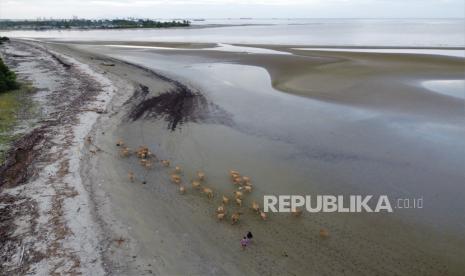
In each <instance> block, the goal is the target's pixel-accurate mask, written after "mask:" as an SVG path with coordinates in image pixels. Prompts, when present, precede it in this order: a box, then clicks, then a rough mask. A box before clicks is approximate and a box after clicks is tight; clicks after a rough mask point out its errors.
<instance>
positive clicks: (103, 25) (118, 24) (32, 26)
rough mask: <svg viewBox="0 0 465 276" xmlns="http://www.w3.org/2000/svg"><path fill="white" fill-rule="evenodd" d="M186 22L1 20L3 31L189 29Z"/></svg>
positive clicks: (0, 24) (188, 23) (142, 20)
mask: <svg viewBox="0 0 465 276" xmlns="http://www.w3.org/2000/svg"><path fill="white" fill-rule="evenodd" d="M189 26H190V22H189V21H188V20H173V21H154V20H149V19H111V20H109V19H99V20H89V19H50V20H1V21H0V29H4V30H50V29H127V28H170V27H189Z"/></svg>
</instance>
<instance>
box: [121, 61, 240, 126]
mask: <svg viewBox="0 0 465 276" xmlns="http://www.w3.org/2000/svg"><path fill="white" fill-rule="evenodd" d="M123 63H125V64H130V65H132V66H135V67H137V68H140V69H142V70H144V71H145V72H148V73H150V74H151V75H153V76H154V77H156V78H158V79H161V80H163V81H165V82H168V83H170V84H171V85H172V86H173V88H171V89H169V90H168V91H166V92H164V93H161V94H160V95H157V96H154V97H151V98H147V96H148V95H149V89H148V87H147V86H144V85H140V86H139V89H137V90H136V91H135V92H134V95H133V97H131V99H130V100H129V101H128V102H127V103H131V102H139V103H137V104H135V105H134V106H133V107H132V108H131V110H130V111H129V114H128V119H129V120H131V121H137V120H139V119H159V118H163V119H164V120H166V121H167V122H168V129H169V130H171V131H175V130H176V128H179V127H180V126H181V125H182V124H184V123H186V122H195V123H213V124H223V125H229V126H231V125H233V123H232V122H233V120H232V115H231V114H229V113H228V112H226V111H225V110H223V109H222V108H221V107H219V106H218V105H216V104H214V103H211V102H209V101H208V100H207V99H206V97H205V96H204V95H202V94H201V93H200V92H198V91H194V90H193V89H191V88H189V87H188V86H187V85H184V84H182V83H181V82H179V81H177V80H173V79H170V78H168V77H166V76H163V75H161V74H159V73H156V72H154V71H152V70H149V69H147V68H144V67H141V66H138V65H134V64H131V63H127V62H123Z"/></svg>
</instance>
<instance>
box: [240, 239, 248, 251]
mask: <svg viewBox="0 0 465 276" xmlns="http://www.w3.org/2000/svg"><path fill="white" fill-rule="evenodd" d="M248 243H249V239H247V238H246V237H243V238H242V240H241V246H242V250H245V248H246V247H247V244H248Z"/></svg>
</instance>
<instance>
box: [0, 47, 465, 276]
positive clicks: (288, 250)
mask: <svg viewBox="0 0 465 276" xmlns="http://www.w3.org/2000/svg"><path fill="white" fill-rule="evenodd" d="M38 45H41V44H38ZM43 45H46V47H47V48H48V49H49V50H51V51H53V53H54V54H56V55H57V57H58V58H59V60H62V61H63V62H65V63H66V64H74V63H72V62H71V63H69V60H68V59H66V58H64V56H67V57H73V58H74V59H75V61H74V62H77V61H79V62H80V63H83V64H88V65H89V66H90V67H91V68H93V70H94V71H95V72H97V73H98V74H99V75H101V76H104V77H105V78H107V79H108V80H110V81H111V84H112V86H113V87H114V88H112V89H113V93H114V96H113V97H112V99H111V101H110V102H109V103H108V105H107V106H105V107H102V106H99V107H87V106H81V104H85V103H86V102H87V101H88V100H82V99H81V100H80V99H79V97H77V98H76V99H72V100H71V101H70V103H71V104H72V105H71V106H74V104H75V105H76V106H77V108H71V109H70V110H69V113H67V112H62V113H60V112H59V111H52V112H51V114H63V115H64V116H63V117H60V119H59V120H57V121H56V125H55V126H56V127H59V126H62V125H66V124H68V123H70V121H69V120H68V119H67V118H69V117H70V116H71V117H72V116H74V115H75V114H79V113H83V114H88V116H90V117H91V118H92V120H94V119H95V125H94V126H93V128H92V129H90V128H86V129H85V130H83V131H79V132H77V133H75V135H77V136H78V137H79V139H80V141H79V142H77V141H76V140H75V139H74V140H73V139H71V138H72V137H71V136H72V135H73V134H72V133H70V136H69V137H68V138H69V139H71V140H68V143H66V144H68V146H69V145H70V144H75V143H76V144H79V143H82V145H81V146H82V147H80V148H73V151H76V152H79V155H78V156H79V158H78V159H79V161H78V163H76V162H75V161H76V160H75V161H72V160H69V161H66V159H65V160H61V159H60V160H61V161H63V162H60V163H59V164H57V168H56V170H55V171H53V170H52V172H51V174H52V175H53V177H51V178H50V179H49V180H48V181H49V183H51V184H52V185H56V186H57V187H59V188H60V190H59V192H55V193H51V194H52V196H51V198H52V200H51V205H52V206H54V208H52V210H55V211H53V212H50V213H51V214H52V217H51V221H52V222H53V225H55V228H54V229H55V230H53V231H55V232H54V233H55V234H54V235H56V238H55V239H54V243H53V244H52V245H50V247H49V248H50V249H49V251H48V252H54V253H55V254H56V255H57V256H58V257H57V258H61V259H62V260H63V259H65V260H67V261H65V264H66V265H62V266H61V267H60V266H56V265H57V262H55V261H56V260H55V261H54V260H53V258H52V260H45V259H44V258H43V257H40V256H41V255H36V256H37V257H36V258H37V259H34V258H32V257H28V258H26V260H27V261H28V262H30V263H31V269H32V270H29V271H34V272H35V273H39V272H40V270H39V267H40V266H41V265H44V263H43V261H44V260H45V261H46V262H50V263H52V265H53V267H54V268H55V269H56V270H55V271H58V272H79V271H84V274H85V273H86V272H88V273H89V272H92V274H95V275H100V274H111V275H150V274H161V275H167V274H186V273H192V274H202V275H240V274H244V273H247V274H250V275H272V274H295V275H307V274H308V273H313V274H315V275H319V274H331V275H360V274H366V275H372V274H381V275H383V274H399V275H409V274H419V273H421V274H424V275H458V272H459V271H460V269H461V268H462V265H461V264H460V260H459V256H460V254H461V249H460V248H459V246H456V245H460V244H462V243H463V240H462V239H460V238H458V237H456V236H452V235H451V236H449V234H444V233H448V232H446V231H443V232H434V231H429V229H421V231H420V230H419V228H418V227H417V228H415V227H413V226H412V225H410V224H407V223H402V222H400V221H398V220H396V219H395V218H392V217H390V216H385V217H384V216H383V217H371V216H369V215H366V216H365V215H360V216H357V215H354V216H351V215H347V216H344V215H334V216H332V215H330V216H325V215H319V214H315V215H311V216H307V214H306V215H305V216H303V217H302V218H297V219H296V218H294V217H291V216H287V215H275V216H270V219H269V221H261V220H260V219H259V218H258V217H256V214H255V213H254V212H253V211H252V210H251V209H250V208H249V207H248V206H249V204H250V202H249V201H251V200H252V199H259V198H260V195H261V194H262V193H265V192H266V189H265V188H266V183H262V182H265V181H262V182H260V181H259V179H258V177H257V183H256V185H255V186H254V189H255V190H254V193H253V194H252V196H251V198H250V199H247V200H246V201H245V206H244V207H243V208H242V209H241V208H239V209H238V210H241V212H243V217H242V220H241V222H240V223H239V224H238V225H235V226H232V225H231V224H230V223H229V221H228V222H218V221H216V219H215V212H214V208H213V207H215V206H214V205H212V204H216V203H217V199H218V198H219V196H220V195H221V192H223V191H228V189H229V186H228V188H224V187H222V186H221V182H226V183H227V182H228V178H227V177H224V178H223V176H222V175H223V174H222V173H221V172H218V171H217V170H216V168H218V167H219V168H221V169H224V168H223V165H224V163H226V160H227V158H234V157H235V156H234V155H235V154H236V153H235V152H234V149H239V146H244V145H242V144H240V143H241V142H244V144H247V143H246V142H249V140H247V139H245V138H244V137H245V136H246V135H247V133H246V132H240V131H238V129H239V128H231V126H234V125H235V123H236V121H235V120H237V118H236V117H234V115H233V114H230V113H229V111H228V109H226V108H224V106H222V105H217V103H216V102H215V101H214V97H212V95H211V94H208V93H206V91H203V90H202V89H201V88H200V87H197V86H195V85H192V83H191V82H186V79H183V78H179V79H178V78H173V77H172V75H171V74H165V73H166V72H164V71H163V72H160V71H157V70H151V69H149V68H146V67H143V66H142V65H140V64H139V65H137V64H133V63H131V62H129V61H122V60H118V59H116V58H111V57H109V56H106V55H105V52H99V51H93V50H94V49H90V50H89V49H87V50H86V49H81V48H76V47H75V45H66V44H50V45H49V44H43ZM178 54H179V53H176V55H178ZM302 54H303V53H302ZM167 55H168V56H169V55H170V54H167ZM202 55H205V56H207V55H210V56H211V57H213V59H216V60H217V61H218V60H220V61H221V60H229V61H231V60H232V62H233V63H235V62H237V63H241V62H243V63H244V64H255V65H257V64H260V65H263V66H264V67H267V66H269V68H278V69H276V70H278V71H280V70H281V71H282V70H283V68H288V67H286V66H290V63H292V62H290V61H287V60H285V59H284V58H280V57H273V58H271V55H270V56H268V55H265V56H261V57H254V56H252V57H249V59H248V60H246V57H242V56H241V55H240V54H230V53H207V54H202ZM173 56H175V55H173ZM183 56H185V55H184V54H181V55H179V56H178V57H183ZM355 56H356V55H354V56H351V57H342V56H341V57H336V58H335V60H343V59H345V58H354V57H355ZM50 58H51V59H52V60H54V63H55V64H56V65H57V66H59V67H61V69H62V70H66V71H68V70H74V69H73V67H74V66H71V69H67V67H66V66H65V65H63V64H61V62H60V61H59V60H56V59H55V58H54V57H53V56H52V57H50ZM327 58H328V57H323V58H321V59H320V58H316V59H315V61H321V60H325V59H327ZM332 58H334V57H332ZM372 58H374V57H373V56H371V57H368V59H370V62H374V61H373V59H372ZM294 59H296V58H292V60H294ZM309 59H310V60H313V58H309ZM375 59H376V58H375ZM76 60H77V61H76ZM349 63H350V62H349ZM373 64H374V63H373ZM441 66H442V65H441ZM441 66H439V67H441ZM433 67H434V68H433V69H432V70H433V71H434V70H437V68H438V67H436V65H435V66H433ZM305 68H307V67H306V66H303V65H302V64H301V66H300V67H299V66H297V67H296V68H295V69H296V70H298V71H299V70H300V71H299V72H303V71H305V70H304V69H305ZM307 69H308V68H307ZM273 70H274V69H273ZM386 70H387V69H386ZM278 71H276V72H275V73H277V72H278ZM281 71H280V72H281ZM452 74H455V73H452ZM279 75H281V73H279ZM83 76H84V75H83ZM85 76H86V77H88V75H85ZM293 82H294V80H290V82H287V84H289V83H291V84H292V83H293ZM194 83H195V82H194ZM313 83H315V82H313ZM321 83H322V82H321V79H320V80H318V81H317V82H316V84H321ZM294 84H295V83H294ZM336 84H337V83H336ZM300 85H302V87H306V86H305V85H304V84H302V83H301V84H300ZM307 87H308V86H307ZM82 89H83V91H87V90H88V89H89V87H87V86H85V85H84V86H82ZM100 89H101V88H100ZM90 90H92V87H91V88H90ZM97 90H99V89H97ZM107 93H109V91H107ZM336 96H338V95H335V96H334V97H336ZM359 96H360V95H358V96H357V97H359ZM233 97H234V95H233ZM238 97H239V96H238ZM346 97H348V96H347V95H343V96H341V98H338V99H337V100H341V99H342V101H343V102H344V101H346V100H347V98H346ZM336 98H337V97H336ZM393 98H395V97H393ZM414 98H415V97H414ZM246 99H247V98H246ZM415 99H418V98H415ZM247 100H251V99H247ZM94 102H97V103H98V102H99V101H98V100H97V101H94ZM240 104H242V105H246V103H245V102H240ZM366 104H367V103H364V106H365V105H366ZM368 104H369V103H368ZM76 106H74V107H76ZM186 106H188V107H189V108H185V107H186ZM254 108H255V107H254ZM388 109H389V108H388ZM89 110H94V111H89ZM96 111H101V112H96ZM423 111H424V110H423ZM454 112H455V111H447V112H446V113H445V115H444V118H450V117H453V116H454V114H455V113H454ZM131 115H132V116H131ZM236 116H237V115H236ZM435 118H436V117H435ZM441 120H443V118H441ZM85 122H87V121H85ZM197 128H198V129H197ZM210 128H211V129H210ZM68 130H69V129H68ZM206 130H208V131H206ZM209 131H210V132H209ZM211 131H214V132H211ZM237 132H239V133H237ZM87 133H88V134H87ZM211 133H214V134H215V135H218V137H221V138H220V139H216V140H224V141H216V140H209V139H208V136H211V135H210V134H211ZM215 135H214V136H215ZM87 136H89V137H91V138H90V139H89V140H87V138H86V137H87ZM228 136H231V137H237V138H240V139H239V142H238V145H235V141H232V140H228ZM329 137H331V136H329ZM119 139H123V140H124V142H125V143H126V145H127V146H129V147H131V148H133V149H136V148H137V147H138V146H141V145H148V146H149V147H150V148H151V150H152V151H153V153H154V154H156V156H157V157H159V158H161V159H171V160H172V162H173V165H175V164H180V165H181V167H182V170H183V172H182V178H183V181H185V184H187V185H186V186H187V193H186V194H185V195H181V194H180V193H179V191H178V190H177V186H176V185H173V184H171V183H170V182H171V181H170V178H169V175H170V171H171V170H172V168H171V169H170V168H164V167H162V166H161V165H159V164H155V166H154V167H153V168H151V169H150V170H147V169H144V168H142V167H141V166H140V165H139V164H138V160H137V159H135V158H134V157H129V158H122V157H121V156H120V152H119V150H120V148H119V147H117V146H116V145H115V144H116V141H118V140H119ZM250 139H251V138H250ZM86 140H87V142H85V143H84V141H86ZM204 141H205V142H204ZM251 141H252V144H253V146H254V147H251V148H248V149H246V151H247V150H248V151H250V155H249V153H248V152H245V154H247V157H248V158H249V159H250V164H252V163H259V164H258V165H257V167H254V168H255V169H256V170H257V171H261V172H264V174H270V175H271V178H270V180H273V179H274V178H276V179H277V181H278V182H280V183H287V182H288V181H289V182H290V178H291V177H293V175H289V176H286V177H284V176H283V174H285V173H287V172H288V171H286V170H285V169H284V168H285V162H282V164H280V165H281V166H282V167H275V168H274V169H272V170H271V169H270V167H267V163H263V164H260V162H263V160H262V159H259V158H258V157H257V156H259V155H266V154H267V153H264V152H260V151H255V149H256V148H259V147H260V145H261V143H262V142H263V141H262V140H259V139H256V137H254V138H253V140H251ZM315 142H316V141H315ZM273 143H274V144H272V145H273V146H274V147H276V148H278V149H281V148H280V147H282V145H281V144H280V143H278V142H273ZM185 144H187V147H186V146H185ZM203 144H207V146H208V147H207V150H208V149H210V147H211V148H215V146H217V145H216V144H218V145H220V147H226V150H225V151H224V152H225V153H226V154H227V155H231V156H227V155H222V154H221V153H223V152H222V151H221V152H220V153H219V154H218V156H217V158H216V159H215V160H216V162H213V163H218V164H220V165H218V167H216V166H214V165H215V164H210V163H207V164H209V165H210V166H211V167H213V168H212V169H210V168H209V167H202V166H203V162H204V158H205V157H204V156H203V155H202V154H205V155H206V154H209V153H202V151H194V155H193V156H189V155H188V154H185V152H189V150H192V149H196V148H202V146H204V145H203ZM230 144H231V150H228V146H229V145H230ZM256 145H258V146H256ZM60 146H63V145H60ZM234 146H237V147H234ZM178 147H179V148H178ZM265 149H267V148H265ZM238 154H244V152H243V151H240V150H238ZM59 156H61V157H64V156H66V154H64V155H63V154H61V155H59ZM223 157H224V158H223ZM333 159H337V158H333ZM238 160H241V162H237V163H235V164H233V165H232V166H237V167H239V169H242V167H240V166H242V165H244V166H245V165H246V164H248V162H249V161H247V160H245V159H238ZM284 160H285V161H289V160H287V159H284ZM331 160H332V159H331ZM346 161H347V162H351V160H346ZM73 162H74V163H73ZM328 163H330V162H328ZM73 164H74V165H73ZM313 164H314V165H315V166H317V165H318V164H316V163H313ZM394 164H395V163H394ZM245 167H246V168H247V166H245ZM198 169H203V170H205V171H207V175H208V176H207V177H208V178H207V180H208V182H207V183H208V185H209V186H210V187H212V188H213V189H214V191H215V197H214V199H213V200H208V199H207V198H206V197H205V195H204V194H202V193H198V192H196V191H195V190H194V189H191V188H190V186H188V185H190V184H189V181H190V178H191V176H192V175H193V174H194V173H195V172H196V170H198ZM286 169H287V168H286ZM281 170H282V172H285V173H281ZM289 170H290V169H289ZM312 170H313V171H312V173H313V174H316V173H318V171H317V169H313V168H312ZM128 171H132V172H134V174H135V176H136V177H135V178H136V179H135V181H134V182H131V181H129V180H128ZM45 172H46V173H47V174H50V170H45ZM70 172H72V173H71V174H74V175H76V174H77V175H79V176H80V178H81V180H80V181H78V182H70V181H69V179H68V178H67V177H68V176H69V175H70ZM252 172H253V171H252V170H250V171H249V172H247V171H246V173H252ZM218 175H219V177H218ZM309 175H310V173H309ZM252 176H255V175H252ZM37 177H38V178H40V177H44V175H40V174H39V175H38V176H37ZM63 179H68V180H63ZM254 180H255V179H254ZM61 182H65V183H70V184H68V185H62V186H60V185H61V184H60V183H61ZM79 183H80V184H79ZM27 185H28V184H27V183H26V184H24V185H20V186H18V187H24V186H27ZM70 186H71V187H70ZM311 189H315V190H316V191H324V189H321V190H319V188H318V187H312V188H311ZM277 191H281V192H283V193H284V192H285V191H286V187H285V185H280V190H279V189H278V190H277ZM309 191H310V190H309ZM312 191H313V190H312ZM26 194H27V193H26ZM82 194H87V197H80V196H82ZM16 196H17V199H14V200H20V197H19V195H16ZM44 196H45V195H44ZM46 198H48V197H46ZM4 200H5V202H11V201H12V198H11V197H5V199H4ZM72 200H75V201H76V202H75V203H76V204H77V205H73V207H74V208H72V209H73V210H74V211H72V212H71V211H70V209H67V208H65V206H66V205H67V204H68V203H67V202H71V201H72ZM82 202H85V204H80V203H82ZM28 204H29V205H27V206H26V205H25V207H22V208H31V209H34V208H35V209H34V210H40V209H41V208H43V206H42V207H41V206H35V207H33V206H31V205H30V203H28ZM218 204H219V203H218ZM78 206H79V207H78ZM18 208H19V207H18ZM228 208H231V212H232V211H233V210H234V208H233V207H232V206H231V207H228ZM22 210H27V209H22ZM8 212H9V213H7V214H9V215H7V216H5V219H6V220H8V221H9V224H10V225H11V221H12V220H14V218H13V216H12V215H11V214H12V213H11V210H10V211H8ZM83 212H84V214H88V216H89V218H90V220H89V221H81V223H82V224H83V225H85V226H89V225H93V226H94V227H95V226H98V227H96V228H92V229H91V230H92V231H95V232H97V233H98V235H97V237H92V236H86V235H88V234H89V232H91V230H89V229H86V230H83V229H81V230H80V231H81V232H79V230H76V229H79V228H76V226H75V225H73V223H72V222H70V221H69V220H66V219H65V218H69V217H70V216H74V217H80V216H82V215H83ZM19 213H21V212H19ZM24 213H26V212H24ZM67 214H68V215H67ZM84 216H85V217H86V216H87V215H84ZM367 225H369V227H367ZM31 227H32V228H40V223H39V225H38V226H31ZM321 227H325V228H328V229H330V238H329V239H322V238H320V237H319V236H318V231H319V229H320V228H321ZM250 229H252V230H253V232H254V234H255V236H256V240H254V244H253V246H252V247H251V250H246V251H245V252H242V251H241V250H240V248H239V246H238V239H237V238H238V237H240V236H241V235H242V234H243V233H245V231H248V230H250ZM4 231H6V232H9V233H10V234H9V235H10V236H11V232H12V231H13V230H12V229H10V228H5V230H4ZM48 231H50V232H53V231H52V230H48ZM73 231H76V233H78V234H76V233H74V237H75V236H77V235H83V236H84V237H85V238H86V239H85V241H91V242H89V243H88V245H87V247H82V248H80V249H79V250H80V251H82V252H91V253H92V254H91V255H92V256H89V257H85V256H83V255H82V254H84V253H82V254H80V255H77V254H71V253H69V252H67V251H66V250H62V247H63V245H62V244H61V243H63V242H64V241H66V240H67V238H66V237H68V235H69V233H71V232H73ZM380 233H381V236H380ZM442 234H444V236H442V237H440V236H441V235H442ZM431 237H434V238H431ZM448 239H449V243H446V242H444V241H446V240H448ZM10 240H11V241H12V242H13V243H10V247H9V248H10V249H9V250H12V249H11V248H13V247H12V246H11V244H13V245H14V244H18V243H20V242H19V241H18V240H15V239H14V237H11V239H10ZM450 240H453V241H454V243H453V244H452V243H450ZM438 243H439V245H438ZM89 244H90V245H89ZM71 248H72V247H71ZM441 250H443V251H441ZM71 251H72V250H71ZM26 252H27V251H26ZM441 252H447V254H446V253H444V254H442V253H441ZM9 254H10V255H14V256H17V255H18V254H19V255H21V252H19V253H15V252H14V251H10V253H9ZM15 254H16V255H15ZM2 256H3V255H2ZM26 256H29V255H26ZM30 256H32V254H31V255H30ZM34 260H35V261H34ZM225 260H227V261H225ZM41 262H42V263H41ZM77 263H79V265H77ZM34 264H40V265H39V266H34ZM10 267H14V265H11V266H10ZM26 268H27V269H26V270H28V269H29V267H26ZM23 269H24V268H23ZM11 271H18V270H11Z"/></svg>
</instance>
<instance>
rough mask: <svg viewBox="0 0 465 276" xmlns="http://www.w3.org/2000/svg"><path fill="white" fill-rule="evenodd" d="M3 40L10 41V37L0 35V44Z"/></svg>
mask: <svg viewBox="0 0 465 276" xmlns="http://www.w3.org/2000/svg"><path fill="white" fill-rule="evenodd" d="M5 41H10V39H9V38H8V37H6V36H0V45H2V44H3V42H5Z"/></svg>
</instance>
